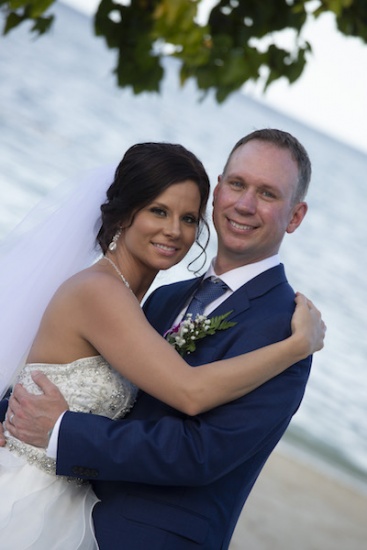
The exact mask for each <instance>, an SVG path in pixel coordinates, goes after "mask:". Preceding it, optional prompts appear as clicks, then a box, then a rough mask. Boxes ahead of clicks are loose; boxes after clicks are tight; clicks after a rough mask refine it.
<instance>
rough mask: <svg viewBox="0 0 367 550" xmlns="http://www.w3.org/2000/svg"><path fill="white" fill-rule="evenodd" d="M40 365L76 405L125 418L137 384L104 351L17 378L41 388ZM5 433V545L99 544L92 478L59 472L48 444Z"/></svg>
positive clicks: (0, 454) (0, 517) (10, 548)
mask: <svg viewBox="0 0 367 550" xmlns="http://www.w3.org/2000/svg"><path fill="white" fill-rule="evenodd" d="M34 370H41V371H42V372H44V373H45V374H46V375H47V376H48V378H49V379H50V380H51V381H52V382H53V383H55V384H56V385H57V386H58V387H59V389H60V391H61V392H62V393H63V395H64V397H65V399H66V400H67V402H68V404H69V408H70V410H72V411H77V412H85V413H93V414H99V415H103V416H107V417H109V418H111V419H117V418H122V417H123V416H124V415H125V414H126V413H127V412H128V410H129V409H130V408H131V407H132V406H133V404H134V402H135V399H136V396H137V391H138V390H137V388H136V386H134V385H133V384H132V383H131V382H129V381H128V380H126V379H125V378H123V377H122V376H121V375H120V374H118V373H117V372H116V371H114V370H113V369H112V368H111V366H110V365H109V364H108V363H107V362H106V361H105V360H104V359H103V358H102V357H101V356H97V357H88V358H83V359H78V360H77V361H74V362H72V363H69V364H66V365H50V364H35V363H33V364H28V365H26V366H25V367H24V368H23V370H22V371H21V373H20V375H19V377H18V380H19V382H21V383H22V384H23V385H24V387H25V388H26V389H27V390H28V391H30V392H32V393H35V394H36V393H40V391H39V388H38V387H37V386H36V385H35V384H34V382H33V381H32V379H31V372H32V371H34ZM6 435H7V445H6V447H2V448H0V533H1V535H0V548H1V550H26V549H27V550H29V549H32V550H51V549H52V550H77V549H80V550H95V549H97V548H98V545H97V543H96V540H95V537H94V532H93V523H92V510H93V507H94V506H95V504H96V503H97V502H98V499H97V497H96V496H95V494H94V492H93V490H92V488H91V486H90V485H89V483H86V482H81V481H78V480H75V479H71V478H66V477H61V476H56V475H55V461H54V460H52V459H50V458H49V457H47V455H46V452H45V450H43V449H39V448H36V447H32V446H31V445H27V444H25V443H22V442H20V441H19V440H17V439H15V438H13V437H11V436H10V434H6Z"/></svg>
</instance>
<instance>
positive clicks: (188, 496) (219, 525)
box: [57, 266, 311, 550]
mask: <svg viewBox="0 0 367 550" xmlns="http://www.w3.org/2000/svg"><path fill="white" fill-rule="evenodd" d="M197 285H198V280H189V281H185V282H180V283H175V284H173V285H168V286H166V287H162V288H160V289H158V290H156V291H155V292H154V293H153V295H152V296H151V297H150V298H149V299H148V301H147V303H146V306H145V311H146V315H147V318H148V319H149V321H150V322H151V323H152V325H153V326H154V327H155V328H156V329H157V330H158V332H160V333H164V332H165V331H166V330H167V329H168V328H169V327H170V326H171V325H172V323H173V321H174V319H175V317H176V315H177V313H178V312H179V311H180V309H181V308H182V307H183V305H184V303H185V301H186V300H187V299H188V297H189V296H190V295H191V293H192V292H193V291H194V289H195V287H196V286H197ZM229 310H233V313H232V315H231V316H230V318H229V319H231V320H233V321H235V322H236V323H237V324H236V326H234V327H232V328H230V329H228V330H225V331H223V332H218V333H217V334H215V335H213V336H209V337H207V338H205V339H203V340H202V341H200V342H199V343H198V346H197V350H196V352H195V353H193V354H192V355H189V356H188V357H187V360H188V362H189V363H191V364H192V365H193V366H196V365H200V364H202V363H207V362H211V361H213V360H217V359H221V358H226V357H232V356H236V355H238V354H241V353H245V352H247V351H250V350H253V349H256V348H259V347H262V346H264V345H267V344H269V343H273V342H276V341H279V340H281V339H284V338H285V337H287V336H288V335H289V334H290V319H291V316H292V313H293V310H294V292H293V290H292V288H291V287H290V286H289V284H288V283H287V280H286V277H285V273H284V269H283V266H277V267H274V268H272V269H269V270H268V271H266V272H265V273H262V274H261V275H259V276H258V277H256V278H255V279H253V280H252V281H250V282H249V283H247V284H245V285H244V286H243V287H241V288H240V289H239V290H238V291H237V292H235V293H234V294H233V295H232V296H231V297H230V298H228V299H227V300H226V301H225V302H224V303H223V304H222V305H221V306H220V307H219V308H217V310H216V311H215V312H214V313H213V314H214V315H219V314H221V313H225V312H227V311H229ZM142 345H144V343H143V342H142ZM310 365H311V359H310V358H308V359H307V360H304V361H302V362H301V363H298V364H296V365H293V366H292V367H291V368H289V369H287V370H286V371H285V372H284V373H282V374H280V375H278V376H276V377H275V378H273V379H272V380H270V381H269V382H267V383H265V384H263V385H262V386H261V387H259V388H258V389H256V390H255V391H252V392H251V393H249V394H248V395H246V396H244V397H242V398H241V399H237V400H236V401H233V402H231V403H228V404H226V405H223V406H220V407H217V408H215V409H213V410H211V411H209V412H206V413H205V414H201V415H198V416H196V417H188V416H186V415H184V414H182V413H180V412H178V411H176V410H174V409H172V408H171V407H169V406H167V405H165V404H163V403H161V402H159V401H158V400H156V399H154V398H152V397H150V396H149V395H147V394H145V393H142V394H141V395H140V397H139V400H138V402H137V403H136V405H135V407H134V408H133V410H132V412H131V413H130V414H129V416H128V417H127V418H125V419H123V420H121V421H110V420H108V419H107V418H103V417H96V416H94V415H88V414H80V413H72V412H67V413H66V414H65V415H64V419H63V421H62V423H61V429H60V435H59V453H58V460H57V472H58V474H61V475H71V476H78V477H84V478H86V479H91V480H92V482H93V486H94V489H95V491H96V493H97V496H98V497H99V498H100V499H101V502H100V503H99V504H97V506H96V508H95V512H94V519H95V527H96V534H97V538H98V542H99V545H100V548H101V550H111V549H112V548H113V549H114V550H115V549H117V548H121V549H123V550H140V549H141V550H146V549H147V548H149V549H150V550H155V549H157V550H158V549H159V550H173V549H175V550H189V549H194V548H195V549H197V548H201V549H205V550H216V549H218V550H219V549H226V548H228V545H229V543H230V539H231V536H232V533H233V530H234V528H235V525H236V522H237V520H238V517H239V514H240V512H241V509H242V507H243V504H244V502H245V501H246V499H247V496H248V494H249V492H250V490H251V488H252V486H253V484H254V483H255V480H256V478H257V477H258V475H259V473H260V471H261V469H262V467H263V465H264V463H265V461H266V460H267V458H268V456H269V454H270V453H271V451H272V450H273V449H274V447H275V445H276V444H277V443H278V441H279V439H280V438H281V436H282V435H283V433H284V431H285V429H286V428H287V426H288V424H289V422H290V420H291V418H292V415H293V414H294V413H295V412H296V410H297V409H298V407H299V405H300V402H301V400H302V397H303V394H304V390H305V385H306V382H307V379H308V376H309V370H310Z"/></svg>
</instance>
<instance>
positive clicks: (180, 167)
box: [97, 143, 210, 253]
mask: <svg viewBox="0 0 367 550" xmlns="http://www.w3.org/2000/svg"><path fill="white" fill-rule="evenodd" d="M185 180H192V181H194V182H195V183H196V184H197V186H198V189H199V193H200V207H199V222H198V236H199V234H200V232H201V230H202V228H203V226H205V227H206V228H207V229H208V225H207V222H206V221H205V219H204V215H205V208H206V205H207V202H208V198H209V191H210V184H209V178H208V175H207V173H206V171H205V168H204V166H203V164H202V163H201V162H200V160H199V159H198V158H197V157H196V156H195V155H194V154H193V153H191V152H190V151H188V150H187V149H185V147H183V146H182V145H177V144H172V143H138V144H137V145H133V146H132V147H130V149H128V150H127V151H126V153H125V155H124V156H123V158H122V160H121V162H120V164H119V165H118V167H117V168H116V172H115V177H114V180H113V182H112V184H111V185H110V187H109V189H108V191H107V201H106V202H105V203H104V204H102V206H101V212H102V216H101V218H102V225H101V228H100V230H99V232H98V235H97V241H98V243H99V245H100V247H101V248H102V251H103V253H105V252H106V251H107V248H108V245H109V244H110V242H111V241H112V238H113V236H114V235H115V233H116V232H117V231H118V229H119V228H125V227H129V226H130V225H131V224H132V222H133V220H134V216H135V214H136V213H137V212H139V210H141V209H142V208H145V206H147V205H148V204H150V203H151V202H153V201H154V200H155V199H156V198H157V197H158V196H159V195H160V194H161V193H163V192H164V191H165V190H166V189H167V188H168V187H170V186H171V185H174V184H175V183H181V182H183V181H185Z"/></svg>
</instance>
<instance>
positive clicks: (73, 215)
mask: <svg viewBox="0 0 367 550" xmlns="http://www.w3.org/2000/svg"><path fill="white" fill-rule="evenodd" d="M100 180H101V181H100V182H99V183H100V186H101V185H102V186H104V189H105V188H106V187H107V186H106V184H105V181H104V179H103V178H102V177H101V178H100ZM94 183H96V182H94ZM90 184H91V180H88V182H87V183H86V185H85V186H84V189H83V192H82V194H81V195H80V196H79V197H78V200H77V199H76V197H77V194H78V193H76V194H75V195H72V196H71V204H72V208H71V209H70V210H71V212H69V214H68V215H67V214H66V213H67V212H68V210H67V209H66V210H64V209H63V208H60V210H57V212H56V215H55V216H51V218H50V220H51V223H50V222H49V221H48V219H47V222H46V225H42V224H40V225H39V226H37V225H36V227H35V228H34V229H33V230H32V231H31V232H29V233H28V232H26V233H25V234H24V235H20V237H19V238H18V239H17V242H16V244H15V245H14V246H13V247H12V248H11V249H10V251H8V255H7V256H6V255H5V256H4V258H5V259H6V265H5V266H4V269H5V267H6V266H8V267H9V266H11V267H12V269H10V267H9V275H8V281H7V282H8V286H7V287H6V290H5V291H3V295H4V296H3V297H2V301H0V307H2V311H3V314H4V311H6V312H8V311H9V318H7V316H6V315H3V317H4V320H3V321H2V323H3V326H1V327H0V329H2V330H1V332H0V333H1V334H2V337H3V340H4V342H3V344H2V347H3V350H2V352H1V353H2V356H1V371H2V372H1V374H2V378H1V384H2V390H6V388H7V387H8V385H9V383H10V378H11V376H12V375H13V374H14V372H15V371H16V370H17V368H18V365H22V363H23V358H24V357H27V360H26V364H25V366H23V367H22V368H21V370H20V372H19V374H18V378H17V380H18V381H19V382H21V384H23V385H24V387H25V388H26V389H28V390H29V391H31V392H33V393H39V392H40V390H39V388H38V387H37V385H36V384H35V382H34V379H33V378H35V379H36V377H37V372H38V371H42V372H43V373H45V374H46V375H47V376H48V378H49V379H50V380H51V381H52V382H54V383H56V384H57V385H58V387H59V388H60V389H61V391H62V393H63V395H64V397H65V407H64V410H66V409H67V408H69V409H71V410H73V411H81V412H86V413H89V412H92V413H94V414H100V415H104V416H107V417H109V418H112V419H115V418H122V417H123V416H124V415H125V414H126V413H127V411H128V410H129V409H130V408H131V407H132V406H133V404H134V401H135V399H136V398H137V388H142V389H143V390H144V391H146V392H148V393H150V394H152V395H153V396H154V397H156V398H158V399H160V400H161V401H164V402H166V403H167V404H169V405H171V406H173V407H175V408H177V409H179V410H181V411H183V412H185V413H186V414H189V415H193V414H197V413H199V412H201V411H204V410H208V409H210V408H212V407H215V406H217V405H219V404H222V403H225V402H228V401H231V400H234V399H236V398H238V397H240V396H242V395H244V394H246V393H248V392H249V391H251V390H253V389H254V388H256V387H257V386H259V385H260V384H262V383H264V382H265V381H266V380H268V379H270V378H271V377H273V376H276V375H277V374H279V373H280V372H281V371H283V370H285V369H286V368H287V367H289V366H290V365H292V364H294V363H295V362H297V361H299V360H300V359H301V358H303V357H307V356H308V355H310V354H311V353H313V352H314V351H317V350H318V349H321V347H322V345H323V337H324V324H323V322H322V320H321V317H320V314H319V312H318V311H317V309H316V308H315V307H314V306H313V305H312V304H311V303H310V302H309V301H308V300H306V299H305V298H304V297H303V296H298V297H297V298H296V310H295V314H294V316H293V319H292V330H293V333H292V335H291V336H290V337H289V338H287V339H286V340H284V341H282V342H279V343H277V344H273V345H271V346H267V347H265V348H262V349H260V350H257V351H254V352H251V353H248V354H246V355H242V356H240V357H237V358H233V359H229V360H226V361H217V362H215V363H211V364H210V368H207V366H206V365H203V366H201V367H197V368H195V369H193V368H191V367H189V366H188V365H187V363H186V362H185V361H184V359H183V358H181V357H180V355H179V354H178V353H177V352H176V351H175V349H174V347H172V346H171V345H169V344H168V343H167V342H166V341H165V340H164V339H163V338H161V337H160V336H159V335H158V334H157V333H156V332H155V330H154V329H153V328H152V327H151V326H150V325H149V323H148V322H147V321H146V319H145V317H144V314H143V312H142V310H141V308H140V302H141V300H142V298H143V297H144V295H145V293H146V292H147V290H148V289H149V287H150V285H151V283H152V282H153V280H154V278H155V276H156V274H157V273H158V271H159V270H161V269H168V268H170V267H171V266H173V265H175V264H177V263H178V262H180V261H181V260H182V259H183V258H184V256H185V255H186V253H187V252H188V251H189V249H190V247H191V246H192V245H193V243H194V242H195V240H196V239H197V237H198V236H199V235H200V233H201V229H202V227H203V226H204V225H205V219H204V214H205V208H206V204H207V200H208V196H209V180H208V176H207V174H206V172H205V170H204V168H203V166H202V164H201V162H200V161H199V160H198V159H197V158H196V157H195V156H194V155H193V154H192V153H190V152H189V151H187V150H186V149H185V148H183V147H182V146H179V145H173V144H168V143H143V144H138V145H135V146H133V147H131V148H130V149H129V150H128V151H127V152H126V153H125V155H124V157H123V159H122V161H121V162H120V164H119V166H118V167H117V169H116V172H115V174H114V179H113V182H112V184H111V185H110V187H109V188H108V191H107V200H105V201H104V202H103V204H102V206H101V208H100V210H101V212H102V216H101V221H99V225H98V227H97V241H98V243H99V247H100V249H101V250H102V253H103V255H102V257H101V258H99V259H97V261H95V262H94V263H93V264H92V265H90V266H89V267H87V266H88V262H89V263H90V260H91V259H92V257H93V254H94V253H95V250H94V249H93V247H91V246H90V245H89V244H88V243H89V241H91V240H92V239H93V240H94V238H95V235H96V231H95V230H94V231H93V230H92V229H93V227H92V228H91V225H92V226H95V224H96V222H97V221H98V219H99V215H98V210H97V209H96V201H97V200H98V199H100V195H101V189H100V186H99V187H98V188H95V186H94V185H93V186H92V187H91V185H90ZM104 193H105V191H104ZM68 201H69V203H70V198H68V200H67V201H66V203H68ZM101 202H102V200H99V204H100V203H101ZM69 203H68V204H69ZM92 203H93V204H94V206H90V205H91V204H92ZM93 209H94V210H93ZM73 210H74V211H73ZM82 218H83V219H82ZM56 219H58V221H59V222H60V225H61V230H60V228H59V227H57V225H58V224H57V223H56V222H55V220H56ZM47 223H50V225H49V227H48V229H49V232H48V233H47V229H45V228H46V227H47ZM74 224H75V227H74ZM83 224H84V226H85V227H84V226H83ZM69 225H70V226H71V227H69ZM58 231H60V238H59V236H58ZM29 235H33V237H35V238H34V240H33V248H30V245H29V240H28V239H29ZM67 235H69V237H68V238H67ZM37 236H38V237H41V241H40V246H41V247H42V249H41V250H40V249H39V244H38V243H37ZM23 241H25V242H26V245H24V242H23ZM65 241H66V249H65V252H64V250H63V249H62V248H61V247H62V246H65ZM47 243H50V246H51V248H52V252H53V253H52V255H51V254H49V251H48V250H47ZM55 255H56V259H55V258H54V256H55ZM9 258H10V259H11V261H10V260H9ZM58 258H59V259H60V261H59V259H58ZM81 264H82V265H81ZM15 266H17V269H15ZM83 268H84V269H83ZM20 270H21V280H22V285H19V283H18V279H17V277H19V271H20ZM12 283H13V287H11V284H12ZM61 283H62V284H61ZM14 284H15V285H18V286H15V287H14ZM59 285H60V286H59ZM11 288H16V289H17V290H19V293H18V292H17V293H16V294H15V295H13V296H11V295H10V290H11ZM7 299H8V302H7V301H6V300H7ZM47 302H49V303H48V305H47ZM7 303H8V304H9V307H8V308H6V304H7ZM10 306H12V307H10ZM18 307H19V309H17V308H18ZM4 308H6V309H4ZM208 337H210V336H208ZM198 345H199V344H198ZM2 406H3V407H4V408H5V402H3V403H2ZM60 412H62V411H60ZM19 421H20V420H19V419H18V418H17V415H16V413H15V411H13V410H11V408H10V407H9V409H8V411H7V418H6V422H5V427H6V428H7V430H6V431H5V437H6V446H5V447H3V448H1V449H0V495H1V496H0V530H1V540H2V542H1V548H2V549H3V550H6V549H9V550H10V549H12V550H13V549H14V548H16V549H17V550H22V549H25V548H32V549H46V548H53V549H54V550H56V549H60V550H61V549H63V550H64V549H65V548H68V549H70V550H73V549H83V550H87V549H91V550H92V549H95V548H97V543H96V540H95V537H94V533H93V527H92V520H91V514H92V509H93V507H94V505H95V504H96V502H97V500H98V499H97V497H96V496H95V495H94V493H93V491H92V489H91V487H90V485H89V484H85V483H82V482H78V481H75V480H70V479H67V478H63V477H59V476H56V475H55V463H54V461H53V460H52V459H50V458H48V457H47V455H46V451H45V447H47V441H40V442H39V447H33V446H30V445H27V444H26V443H23V442H22V431H21V425H20V423H19ZM50 427H51V428H52V426H50ZM83 475H85V472H83Z"/></svg>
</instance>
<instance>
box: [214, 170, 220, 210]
mask: <svg viewBox="0 0 367 550" xmlns="http://www.w3.org/2000/svg"><path fill="white" fill-rule="evenodd" d="M221 181H222V175H221V174H219V176H218V181H217V185H216V186H215V187H214V190H213V201H212V205H213V206H214V201H215V198H216V196H217V194H218V188H219V186H220V184H221Z"/></svg>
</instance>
